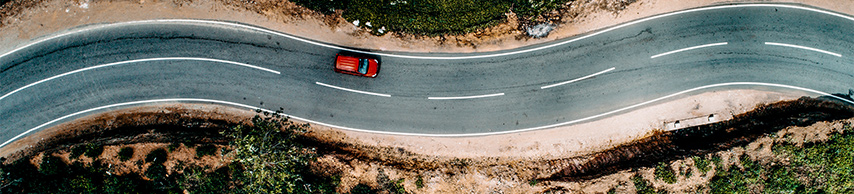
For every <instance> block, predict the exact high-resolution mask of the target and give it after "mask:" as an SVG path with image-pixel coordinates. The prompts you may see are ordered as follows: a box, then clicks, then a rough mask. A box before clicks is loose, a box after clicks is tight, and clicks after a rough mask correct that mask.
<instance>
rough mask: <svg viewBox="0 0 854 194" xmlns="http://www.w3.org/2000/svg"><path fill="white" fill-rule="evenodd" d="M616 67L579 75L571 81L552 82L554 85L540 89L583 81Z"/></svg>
mask: <svg viewBox="0 0 854 194" xmlns="http://www.w3.org/2000/svg"><path fill="white" fill-rule="evenodd" d="M614 69H616V67H611V68H610V69H606V70H604V71H600V72H596V73H594V74H590V75H587V76H584V77H579V78H576V79H574V80H569V81H565V82H560V83H556V84H552V85H547V86H543V87H540V89H546V88H551V87H555V86H559V85H564V84H568V83H572V82H577V81H581V80H584V79H587V78H591V77H593V76H597V75H601V74H603V73H607V72H609V71H613V70H614Z"/></svg>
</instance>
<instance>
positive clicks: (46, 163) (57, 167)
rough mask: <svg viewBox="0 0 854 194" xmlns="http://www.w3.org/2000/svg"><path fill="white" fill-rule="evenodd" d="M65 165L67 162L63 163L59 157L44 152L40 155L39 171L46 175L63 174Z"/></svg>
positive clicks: (66, 165)
mask: <svg viewBox="0 0 854 194" xmlns="http://www.w3.org/2000/svg"><path fill="white" fill-rule="evenodd" d="M67 167H68V164H65V161H62V159H61V158H59V157H56V156H52V155H47V154H46V155H45V156H44V157H42V161H41V163H39V172H41V173H42V174H44V175H48V176H50V175H57V174H63V173H65V172H66V169H67Z"/></svg>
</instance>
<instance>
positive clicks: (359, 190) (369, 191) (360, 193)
mask: <svg viewBox="0 0 854 194" xmlns="http://www.w3.org/2000/svg"><path fill="white" fill-rule="evenodd" d="M379 192H380V191H379V190H377V189H374V188H371V186H368V185H365V184H362V183H359V184H358V185H356V186H355V187H353V188H352V189H350V193H351V194H373V193H379Z"/></svg>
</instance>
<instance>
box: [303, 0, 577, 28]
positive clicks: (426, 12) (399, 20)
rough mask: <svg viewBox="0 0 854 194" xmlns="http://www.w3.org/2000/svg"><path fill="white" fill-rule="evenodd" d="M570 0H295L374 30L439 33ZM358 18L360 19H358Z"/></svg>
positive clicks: (525, 15) (531, 14)
mask: <svg viewBox="0 0 854 194" xmlns="http://www.w3.org/2000/svg"><path fill="white" fill-rule="evenodd" d="M568 1H569V0H419V1H413V0H335V1H316V0H293V2H295V3H297V4H299V5H302V6H305V7H307V8H309V9H313V10H317V11H320V12H323V13H327V14H329V13H332V12H335V11H336V10H344V11H343V15H342V16H343V17H344V18H345V19H347V20H348V21H351V22H354V23H358V25H359V26H363V27H367V28H370V29H372V30H373V32H375V33H378V34H382V33H385V32H386V30H388V31H400V32H408V33H414V34H426V35H439V34H447V33H467V32H471V31H474V30H476V29H481V28H484V27H487V26H490V25H494V24H496V23H498V22H501V21H502V20H503V19H504V17H505V16H504V14H505V13H507V12H508V11H512V12H513V13H516V15H517V17H519V18H522V19H523V20H533V19H535V18H536V16H539V15H541V14H543V13H545V12H548V11H551V10H554V9H556V8H558V7H560V6H561V5H562V4H564V3H566V2H568ZM355 21H358V22H355Z"/></svg>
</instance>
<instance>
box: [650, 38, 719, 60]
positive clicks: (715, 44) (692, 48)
mask: <svg viewBox="0 0 854 194" xmlns="http://www.w3.org/2000/svg"><path fill="white" fill-rule="evenodd" d="M726 44H727V42H719V43H712V44H704V45H700V46H692V47H688V48H683V49H679V50H674V51H670V52H665V53H661V54H657V55H653V56H651V57H649V58H650V59H654V58H656V57H660V56H664V55H669V54H673V53H678V52H682V51H687V50H694V49H698V48H704V47H710V46H720V45H726Z"/></svg>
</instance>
